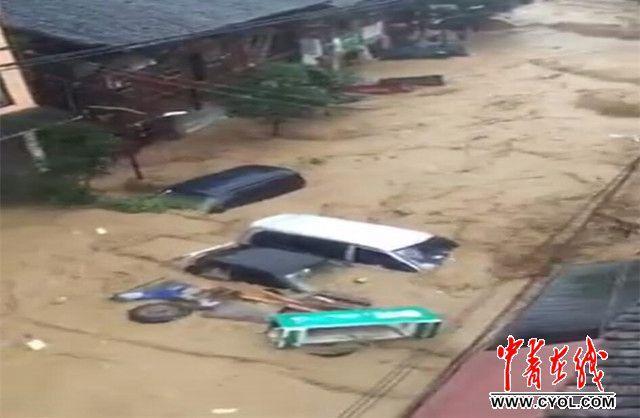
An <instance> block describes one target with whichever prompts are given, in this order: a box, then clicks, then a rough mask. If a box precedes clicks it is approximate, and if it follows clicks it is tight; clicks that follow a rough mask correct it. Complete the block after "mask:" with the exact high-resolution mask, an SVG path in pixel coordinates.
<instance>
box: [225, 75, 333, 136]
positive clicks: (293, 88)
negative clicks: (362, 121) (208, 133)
mask: <svg viewBox="0 0 640 418" xmlns="http://www.w3.org/2000/svg"><path fill="white" fill-rule="evenodd" d="M218 98H219V99H220V100H221V101H222V102H223V105H224V106H225V107H226V109H227V112H228V113H229V114H230V115H232V116H242V117H258V118H265V119H267V120H268V121H269V122H270V123H271V125H272V135H273V136H278V135H279V134H280V128H281V125H282V123H283V122H284V121H285V120H287V119H290V118H299V117H304V116H309V115H310V114H312V112H313V109H314V108H324V107H326V106H327V105H328V104H330V103H331V101H332V98H331V94H330V93H329V91H328V90H327V88H325V87H322V86H319V85H316V84H314V83H313V81H312V79H311V77H310V76H309V72H308V71H307V67H306V66H304V65H302V64H290V63H273V64H268V65H265V66H264V67H260V68H259V69H257V70H256V72H255V73H254V74H252V75H251V76H249V77H247V78H246V79H245V80H244V81H243V82H241V83H239V84H238V85H236V86H233V87H228V88H226V89H224V90H223V91H222V92H221V93H219V94H218Z"/></svg>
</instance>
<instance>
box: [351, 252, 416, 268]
mask: <svg viewBox="0 0 640 418" xmlns="http://www.w3.org/2000/svg"><path fill="white" fill-rule="evenodd" d="M355 262H356V263H361V264H369V265H373V266H381V267H385V268H388V269H391V270H400V271H414V269H412V268H411V267H410V266H408V265H406V264H405V263H402V262H400V261H398V260H396V259H395V258H393V257H391V256H390V255H389V254H384V253H381V252H379V251H373V250H367V249H364V248H357V249H356V255H355Z"/></svg>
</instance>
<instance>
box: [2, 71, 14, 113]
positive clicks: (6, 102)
mask: <svg viewBox="0 0 640 418" xmlns="http://www.w3.org/2000/svg"><path fill="white" fill-rule="evenodd" d="M12 104H13V100H12V99H11V96H10V95H9V92H8V91H7V88H6V87H5V85H4V80H3V79H2V78H0V107H5V106H10V105H12Z"/></svg>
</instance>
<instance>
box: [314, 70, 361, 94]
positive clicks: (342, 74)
mask: <svg viewBox="0 0 640 418" xmlns="http://www.w3.org/2000/svg"><path fill="white" fill-rule="evenodd" d="M307 74H308V75H309V80H310V82H311V83H312V84H313V85H315V86H318V87H321V88H324V89H326V90H328V91H330V92H336V91H339V90H340V89H342V88H343V87H346V86H349V85H351V84H354V83H355V82H356V81H357V77H356V75H355V74H354V73H353V72H351V71H346V70H333V69H327V68H320V67H307Z"/></svg>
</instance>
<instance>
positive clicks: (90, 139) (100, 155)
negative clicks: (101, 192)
mask: <svg viewBox="0 0 640 418" xmlns="http://www.w3.org/2000/svg"><path fill="white" fill-rule="evenodd" d="M38 142H39V144H40V146H41V147H42V150H43V151H44V154H45V156H46V160H45V162H44V166H45V170H46V171H44V172H42V173H41V174H40V175H39V179H38V190H37V191H38V192H39V193H40V194H41V195H42V194H44V195H45V197H47V198H49V199H50V200H55V201H58V202H61V203H73V202H86V201H89V200H91V198H92V196H91V193H90V190H89V180H90V179H91V177H93V176H95V175H96V174H99V173H102V172H104V171H105V170H106V168H107V167H108V165H109V164H110V163H111V162H112V157H113V155H114V152H115V151H116V149H117V146H118V139H117V138H116V137H115V136H114V135H112V134H110V133H107V132H104V131H101V130H99V129H97V128H96V127H94V126H92V125H89V124H86V123H72V124H67V125H61V126H56V127H51V128H47V129H43V130H42V131H40V132H38Z"/></svg>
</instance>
